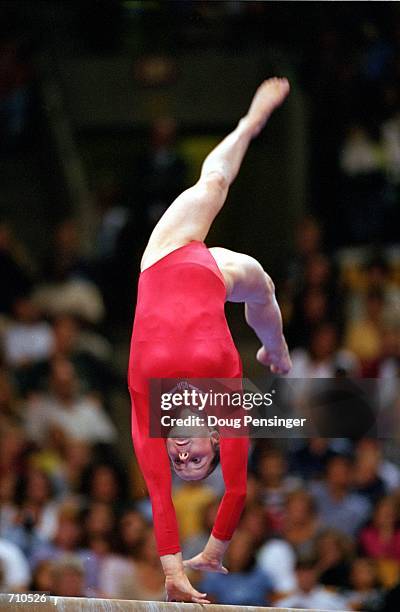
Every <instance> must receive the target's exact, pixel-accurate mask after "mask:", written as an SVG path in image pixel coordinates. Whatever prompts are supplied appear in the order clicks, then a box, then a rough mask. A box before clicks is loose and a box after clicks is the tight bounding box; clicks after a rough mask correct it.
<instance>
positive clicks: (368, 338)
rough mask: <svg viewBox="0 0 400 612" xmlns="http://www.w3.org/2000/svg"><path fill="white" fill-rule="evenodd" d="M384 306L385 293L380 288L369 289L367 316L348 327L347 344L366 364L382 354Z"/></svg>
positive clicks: (366, 306)
mask: <svg viewBox="0 0 400 612" xmlns="http://www.w3.org/2000/svg"><path fill="white" fill-rule="evenodd" d="M384 306H385V301H384V294H383V293H382V292H381V291H378V290H372V291H369V292H368V294H367V296H366V302H365V310H366V312H365V317H364V318H363V319H361V320H360V321H358V322H357V321H355V322H353V323H350V325H349V326H348V328H347V334H346V340H345V346H346V348H347V349H348V350H349V351H352V352H353V353H354V354H355V355H357V357H358V358H359V359H360V360H361V362H362V363H363V364H364V365H368V363H369V362H371V361H375V360H376V359H377V358H378V357H379V355H380V354H381V338H382V330H383V312H384Z"/></svg>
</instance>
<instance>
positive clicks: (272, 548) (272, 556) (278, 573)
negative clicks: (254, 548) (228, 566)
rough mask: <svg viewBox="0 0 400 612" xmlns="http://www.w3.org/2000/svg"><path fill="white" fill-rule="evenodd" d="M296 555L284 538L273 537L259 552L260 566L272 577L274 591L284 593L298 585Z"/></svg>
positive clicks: (258, 561)
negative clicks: (295, 570)
mask: <svg viewBox="0 0 400 612" xmlns="http://www.w3.org/2000/svg"><path fill="white" fill-rule="evenodd" d="M295 562H296V555H295V553H294V550H293V548H292V547H291V546H290V544H288V543H287V542H285V540H283V539H278V538H274V537H271V538H270V539H268V540H267V541H266V542H265V544H263V545H262V546H261V548H260V549H259V550H258V552H257V565H258V567H259V568H260V569H261V570H262V571H263V572H264V573H265V574H266V575H267V576H269V578H270V581H271V588H272V590H273V591H274V593H276V594H279V595H282V596H283V595H284V594H287V593H289V592H290V591H292V590H293V589H294V588H295V587H296V577H295V573H294V566H295Z"/></svg>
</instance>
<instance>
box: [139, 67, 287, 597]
mask: <svg viewBox="0 0 400 612" xmlns="http://www.w3.org/2000/svg"><path fill="white" fill-rule="evenodd" d="M288 92H289V83H288V81H287V80H286V79H279V78H273V79H269V80H266V81H264V82H263V83H262V84H261V86H260V87H259V88H258V90H257V92H256V94H255V95H254V98H253V100H252V103H251V105H250V108H249V110H248V112H247V114H246V115H245V116H244V117H243V118H242V119H241V120H240V121H239V123H238V125H237V127H236V129H235V130H234V131H233V132H232V133H231V134H229V135H228V136H227V137H226V138H225V139H224V140H223V141H222V142H221V143H220V144H219V145H218V146H217V147H216V148H215V149H214V150H213V151H212V152H211V153H210V154H209V155H208V157H207V158H206V159H205V161H204V163H203V166H202V170H201V175H200V178H199V180H198V182H197V183H196V184H195V185H194V186H193V187H191V188H190V189H188V190H186V191H185V192H183V193H182V194H181V195H180V196H179V197H178V198H177V199H176V200H175V201H174V202H173V203H172V204H171V206H170V207H169V208H168V209H167V210H166V212H165V213H164V215H163V216H162V218H161V219H160V220H159V222H158V223H157V225H156V227H155V228H154V230H153V232H152V234H151V236H150V239H149V242H148V244H147V247H146V249H145V251H144V254H143V257H142V261H141V274H140V277H139V285H138V297H137V305H136V311H135V319H134V324H133V331H132V340H131V350H130V358H129V372H128V383H129V390H130V395H131V400H132V439H133V444H134V448H135V452H136V457H137V459H138V462H139V465H140V468H141V470H142V472H143V475H144V478H145V480H146V484H147V487H148V491H149V495H150V498H151V503H152V509H153V522H154V530H155V536H156V540H157V546H158V552H159V554H160V558H161V563H162V566H163V569H164V573H165V577H166V580H165V585H166V593H167V600H178V601H192V602H197V603H208V600H207V599H206V593H199V592H198V591H197V590H196V589H194V588H193V587H192V585H191V584H190V581H189V579H188V577H187V576H186V574H185V571H184V568H185V567H188V568H192V569H199V570H206V571H214V572H220V573H226V572H227V570H226V568H224V567H223V565H222V559H223V555H224V552H225V551H226V549H227V547H228V544H229V541H230V539H231V537H232V535H233V532H234V530H235V528H236V526H237V524H238V521H239V518H240V514H241V512H242V509H243V506H244V502H245V497H246V475H247V455H248V439H247V438H245V437H244V438H235V439H228V438H223V437H221V439H220V440H218V439H217V438H216V436H215V434H212V433H211V432H210V437H206V438H204V437H203V438H186V439H179V438H176V439H168V440H167V441H165V440H164V439H161V438H150V437H149V389H148V381H149V379H150V378H180V377H182V378H241V376H242V364H241V360H240V357H239V354H238V351H237V349H236V347H235V345H234V343H233V339H232V336H231V334H230V331H229V327H228V324H227V321H226V318H225V313H224V304H225V301H230V302H244V303H245V316H246V321H247V323H248V324H249V325H250V326H251V327H252V328H253V330H254V331H255V333H256V334H257V336H258V338H259V339H260V341H261V342H262V346H261V348H260V349H259V350H258V352H257V359H258V361H259V362H260V363H262V364H263V365H265V366H268V367H270V369H271V371H272V372H274V373H277V374H280V373H282V374H286V373H287V372H288V371H289V370H290V367H291V363H290V357H289V353H288V348H287V345H286V342H285V339H284V337H283V333H282V318H281V313H280V310H279V306H278V304H277V301H276V299H275V293H274V285H273V283H272V281H271V279H270V277H269V276H268V274H267V273H266V272H265V271H264V270H263V268H262V266H261V264H260V263H259V262H258V261H256V260H255V259H253V258H252V257H249V256H248V255H244V254H241V253H234V252H233V251H229V250H227V249H224V248H220V247H213V248H210V249H209V248H207V247H206V245H205V244H204V239H205V238H206V236H207V233H208V231H209V229H210V226H211V223H212V222H213V220H214V218H215V217H216V215H217V214H218V212H219V211H220V210H221V208H222V206H223V204H224V202H225V199H226V196H227V194H228V189H229V186H230V185H231V183H232V182H233V180H234V179H235V177H236V175H237V173H238V171H239V168H240V165H241V162H242V160H243V157H244V155H245V153H246V151H247V148H248V146H249V144H250V141H251V140H252V138H254V137H255V136H257V134H258V133H259V132H260V131H261V129H262V128H263V127H264V125H265V123H266V122H267V120H268V117H269V116H270V114H271V113H272V111H273V110H274V109H275V108H276V107H277V106H279V105H280V104H281V103H282V102H283V100H284V99H285V98H286V96H287V94H288ZM218 456H220V460H221V467H222V473H223V477H224V482H225V494H224V496H223V498H222V501H221V504H220V507H219V510H218V514H217V518H216V521H215V525H214V528H213V530H212V533H211V535H210V538H209V541H208V543H207V545H206V546H205V549H204V551H203V552H202V553H200V554H199V555H197V556H196V557H194V558H193V559H190V560H188V561H185V562H183V561H182V555H181V552H180V546H179V537H178V526H177V522H176V516H175V511H174V507H173V503H172V498H171V472H170V463H171V464H172V466H173V469H174V470H175V472H176V473H177V474H178V475H179V476H180V477H182V478H184V479H186V480H198V479H202V478H205V477H206V476H208V475H209V474H210V472H211V471H212V470H213V469H214V467H215V466H216V464H217V461H218Z"/></svg>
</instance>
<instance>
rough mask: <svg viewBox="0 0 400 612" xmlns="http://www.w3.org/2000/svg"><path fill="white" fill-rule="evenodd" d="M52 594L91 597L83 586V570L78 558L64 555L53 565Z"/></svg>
mask: <svg viewBox="0 0 400 612" xmlns="http://www.w3.org/2000/svg"><path fill="white" fill-rule="evenodd" d="M54 595H56V596H57V597H93V595H96V593H93V591H91V590H89V589H86V588H85V570H84V567H83V564H82V562H81V561H80V559H78V558H76V557H74V556H73V555H66V556H65V557H62V558H61V559H59V560H58V561H57V562H56V563H55V565H54Z"/></svg>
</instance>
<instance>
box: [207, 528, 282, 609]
mask: <svg viewBox="0 0 400 612" xmlns="http://www.w3.org/2000/svg"><path fill="white" fill-rule="evenodd" d="M226 565H227V566H228V568H229V571H230V573H229V574H226V575H219V574H215V573H206V574H205V575H204V576H203V578H202V580H201V581H200V584H199V585H198V589H199V590H200V591H201V592H205V593H207V596H208V597H209V598H211V600H212V601H214V602H216V603H220V604H228V603H229V604H231V605H236V606H240V605H244V604H246V605H252V606H264V605H266V604H268V603H269V601H270V599H269V597H270V592H271V581H270V579H269V577H268V574H266V573H265V572H264V571H263V570H262V569H261V568H260V567H259V566H257V565H256V563H255V557H254V541H253V539H252V538H251V537H250V536H249V534H247V533H246V532H245V531H244V530H240V531H238V532H237V533H236V534H235V537H234V538H233V540H232V542H231V544H230V547H229V549H228V552H227V555H226Z"/></svg>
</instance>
